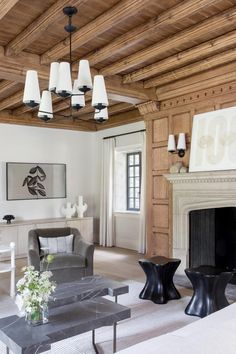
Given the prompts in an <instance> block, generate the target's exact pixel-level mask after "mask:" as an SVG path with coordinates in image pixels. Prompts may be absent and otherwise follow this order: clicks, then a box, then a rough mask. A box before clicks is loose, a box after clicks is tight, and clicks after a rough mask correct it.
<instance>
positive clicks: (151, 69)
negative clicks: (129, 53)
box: [123, 30, 236, 83]
mask: <svg viewBox="0 0 236 354" xmlns="http://www.w3.org/2000/svg"><path fill="white" fill-rule="evenodd" d="M235 44H236V30H234V31H232V32H229V33H226V34H224V35H222V36H220V37H217V38H214V39H212V40H210V41H207V42H204V43H202V44H199V45H197V46H195V47H192V48H190V49H187V50H184V51H182V52H180V53H178V54H175V55H172V56H170V57H168V58H166V59H163V60H160V61H158V62H156V63H154V64H151V65H148V66H146V67H144V68H142V69H139V70H136V71H133V72H132V73H130V74H127V75H124V77H123V83H131V82H137V81H140V80H143V79H146V78H148V77H150V76H154V75H157V74H161V73H162V72H165V71H168V70H172V69H174V68H176V67H180V66H183V65H186V64H189V63H190V62H193V61H196V60H198V59H202V58H204V57H207V56H208V55H209V56H210V55H212V54H214V53H216V52H219V51H220V50H222V51H223V50H225V49H227V47H230V46H232V45H235Z"/></svg>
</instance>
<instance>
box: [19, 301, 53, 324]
mask: <svg viewBox="0 0 236 354" xmlns="http://www.w3.org/2000/svg"><path fill="white" fill-rule="evenodd" d="M25 320H26V321H27V323H28V324H29V325H30V326H38V325H41V324H44V323H47V322H48V305H47V304H44V305H42V306H40V305H38V306H35V307H33V308H32V310H31V311H26V313H25Z"/></svg>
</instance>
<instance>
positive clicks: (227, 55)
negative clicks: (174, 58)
mask: <svg viewBox="0 0 236 354" xmlns="http://www.w3.org/2000/svg"><path fill="white" fill-rule="evenodd" d="M234 60H236V48H233V49H229V50H227V51H225V52H222V53H219V54H216V55H213V56H211V57H209V58H207V59H203V60H200V61H197V62H196V63H193V64H189V65H186V66H183V67H181V68H179V69H176V70H172V71H170V72H167V73H166V74H163V75H159V76H156V77H154V78H151V79H149V80H146V81H145V82H144V87H146V88H150V87H157V86H163V85H166V84H168V83H169V82H172V81H176V80H180V79H183V78H185V77H188V76H191V75H194V74H197V73H200V72H202V71H205V70H209V69H213V68H215V67H216V66H219V65H222V64H226V63H228V62H231V61H234Z"/></svg>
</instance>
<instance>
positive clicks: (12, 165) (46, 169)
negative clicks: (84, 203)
mask: <svg viewBox="0 0 236 354" xmlns="http://www.w3.org/2000/svg"><path fill="white" fill-rule="evenodd" d="M49 198H50V199H52V198H66V165H65V164H58V163H21V162H7V163H6V199H7V200H23V199H49Z"/></svg>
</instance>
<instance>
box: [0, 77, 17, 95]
mask: <svg viewBox="0 0 236 354" xmlns="http://www.w3.org/2000/svg"><path fill="white" fill-rule="evenodd" d="M16 85H18V83H17V82H14V81H8V80H3V81H2V82H0V95H2V94H5V93H6V92H8V91H9V90H11V89H12V88H14V87H15V86H16Z"/></svg>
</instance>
